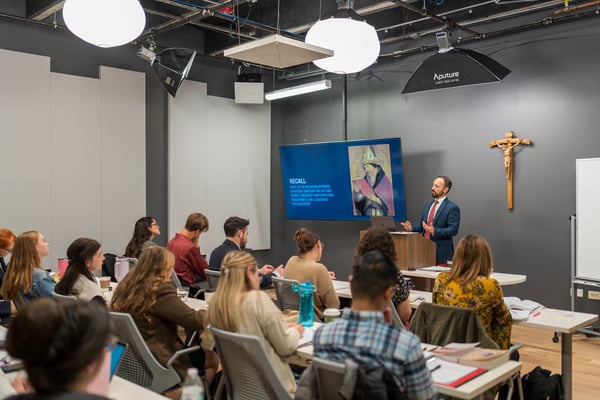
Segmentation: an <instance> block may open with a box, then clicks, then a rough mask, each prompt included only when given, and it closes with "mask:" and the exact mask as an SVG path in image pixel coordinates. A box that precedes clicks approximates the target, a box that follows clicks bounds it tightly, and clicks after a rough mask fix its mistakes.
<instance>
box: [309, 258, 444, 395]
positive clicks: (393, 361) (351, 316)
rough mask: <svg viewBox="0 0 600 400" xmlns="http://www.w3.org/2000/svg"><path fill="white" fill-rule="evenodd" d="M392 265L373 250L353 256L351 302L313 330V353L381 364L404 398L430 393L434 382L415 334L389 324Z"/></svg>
mask: <svg viewBox="0 0 600 400" xmlns="http://www.w3.org/2000/svg"><path fill="white" fill-rule="evenodd" d="M396 276H397V269H396V265H395V264H394V262H393V261H392V260H390V259H389V258H388V257H386V256H384V255H382V254H381V253H380V252H378V251H370V252H368V253H366V254H365V255H363V256H362V257H360V258H359V259H358V260H357V261H355V263H354V266H353V267H352V276H351V277H350V290H351V292H352V306H351V308H350V309H348V308H346V309H344V310H343V312H342V316H341V318H340V319H338V320H336V321H334V322H330V323H328V324H326V325H323V326H322V327H321V328H319V329H318V330H317V331H316V332H315V336H314V339H313V349H314V356H315V357H319V358H323V359H325V360H330V361H336V362H344V360H345V359H347V358H350V359H352V360H353V361H355V362H357V363H359V364H361V363H362V364H367V365H371V366H377V367H383V368H385V369H386V370H388V371H390V372H391V373H392V374H393V376H394V377H395V379H396V383H397V386H398V387H399V388H401V389H402V391H403V392H404V393H405V395H406V396H407V398H408V399H411V400H414V399H419V400H421V399H431V398H433V397H434V396H435V392H436V391H435V388H434V386H433V381H432V379H431V375H430V373H429V370H428V369H427V365H426V364H425V359H424V357H423V352H422V350H421V343H420V341H419V338H418V337H417V336H415V335H414V334H413V333H412V332H410V331H408V330H405V329H396V328H395V327H394V326H392V325H391V316H390V309H389V307H388V305H389V302H390V299H391V298H392V295H393V293H394V284H395V282H396Z"/></svg>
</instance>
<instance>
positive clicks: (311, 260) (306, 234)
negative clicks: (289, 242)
mask: <svg viewBox="0 0 600 400" xmlns="http://www.w3.org/2000/svg"><path fill="white" fill-rule="evenodd" d="M294 239H296V244H297V245H298V255H297V256H292V257H290V259H289V260H288V262H287V264H286V265H285V269H284V272H283V277H284V278H286V279H296V280H297V281H299V282H300V283H304V282H306V281H310V283H312V284H313V286H316V287H317V290H316V291H315V293H314V295H313V300H314V306H315V314H316V315H317V316H318V317H319V318H321V319H323V311H324V310H325V309H326V308H340V299H339V298H338V296H337V294H336V293H335V288H334V287H333V282H332V279H335V274H334V273H333V272H332V271H327V267H325V265H323V264H321V263H320V262H319V261H321V257H322V256H323V248H324V247H325V245H324V244H323V242H321V238H320V237H319V235H317V234H316V233H314V232H311V231H309V230H308V229H306V228H300V229H298V230H297V231H296V234H295V236H294Z"/></svg>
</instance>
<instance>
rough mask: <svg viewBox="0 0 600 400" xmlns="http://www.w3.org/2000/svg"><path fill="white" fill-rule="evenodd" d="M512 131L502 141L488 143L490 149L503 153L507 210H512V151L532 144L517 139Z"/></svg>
mask: <svg viewBox="0 0 600 400" xmlns="http://www.w3.org/2000/svg"><path fill="white" fill-rule="evenodd" d="M514 136H515V134H514V132H513V131H507V132H506V133H505V134H504V139H498V140H494V141H493V142H490V143H488V144H489V146H490V147H496V146H498V147H499V148H501V149H502V151H504V169H505V170H506V190H507V193H506V201H507V206H508V209H509V210H512V208H513V155H514V153H513V150H514V148H515V147H517V146H518V145H520V144H532V142H531V140H529V139H517V138H515V137H514Z"/></svg>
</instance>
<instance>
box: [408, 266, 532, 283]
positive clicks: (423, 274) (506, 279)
mask: <svg viewBox="0 0 600 400" xmlns="http://www.w3.org/2000/svg"><path fill="white" fill-rule="evenodd" d="M439 273H440V272H439V271H423V270H421V269H415V270H412V271H411V270H404V269H403V270H402V274H403V275H404V276H408V277H415V278H426V279H434V280H435V278H437V276H438V274H439ZM491 277H492V278H494V279H496V280H497V281H498V283H499V284H500V286H508V285H517V284H519V283H523V282H525V281H526V280H527V275H518V274H507V273H504V272H492V275H491Z"/></svg>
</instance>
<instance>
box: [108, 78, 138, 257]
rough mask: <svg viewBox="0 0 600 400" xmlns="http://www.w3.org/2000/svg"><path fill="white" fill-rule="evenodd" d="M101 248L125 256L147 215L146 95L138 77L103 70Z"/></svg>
mask: <svg viewBox="0 0 600 400" xmlns="http://www.w3.org/2000/svg"><path fill="white" fill-rule="evenodd" d="M100 83H101V91H100V96H101V103H102V107H101V112H100V113H99V117H100V119H99V120H98V122H99V124H100V125H101V126H102V147H101V149H100V152H101V154H102V245H103V248H104V250H105V251H110V252H113V253H116V254H122V253H123V252H125V247H126V246H127V243H128V242H129V239H130V238H131V234H132V232H133V226H134V224H135V221H137V219H138V218H140V217H143V216H145V215H146V146H145V143H146V95H145V77H144V74H142V73H139V72H132V71H125V70H120V69H116V68H108V67H100Z"/></svg>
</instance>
